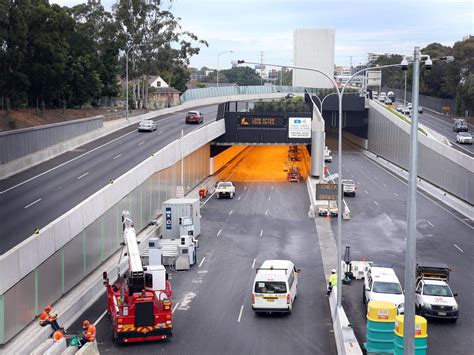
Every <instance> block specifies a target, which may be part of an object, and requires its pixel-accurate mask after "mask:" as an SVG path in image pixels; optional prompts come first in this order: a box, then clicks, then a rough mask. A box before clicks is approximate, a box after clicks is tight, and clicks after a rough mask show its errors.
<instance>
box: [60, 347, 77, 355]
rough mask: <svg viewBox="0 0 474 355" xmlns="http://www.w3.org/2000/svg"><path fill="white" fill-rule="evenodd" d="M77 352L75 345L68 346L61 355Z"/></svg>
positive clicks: (72, 354)
mask: <svg viewBox="0 0 474 355" xmlns="http://www.w3.org/2000/svg"><path fill="white" fill-rule="evenodd" d="M76 352H77V346H68V347H67V348H66V350H64V351H63V352H62V353H61V355H74V354H75V353H76Z"/></svg>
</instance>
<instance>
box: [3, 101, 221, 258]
mask: <svg viewBox="0 0 474 355" xmlns="http://www.w3.org/2000/svg"><path fill="white" fill-rule="evenodd" d="M201 111H202V112H203V114H204V124H205V123H207V122H211V121H213V120H215V119H216V113H217V106H209V107H203V108H201ZM185 112H186V111H183V112H179V113H175V114H168V115H165V116H163V117H160V118H159V119H158V129H157V130H156V131H154V132H138V131H137V126H138V124H137V125H132V126H129V127H127V128H124V129H121V130H119V131H117V132H114V133H112V134H110V135H107V136H105V137H103V138H101V139H99V140H96V141H94V142H91V143H89V144H86V145H84V146H82V147H79V148H77V149H75V150H73V151H70V152H67V153H65V154H62V155H61V156H58V157H56V158H55V159H52V160H49V161H47V162H44V163H42V164H40V165H38V166H36V167H33V168H31V169H28V170H26V171H24V172H21V173H19V174H16V175H14V176H12V177H10V178H8V179H4V180H1V181H0V218H1V220H2V221H3V224H2V231H1V236H0V240H1V242H0V254H4V253H5V252H6V251H8V250H9V249H11V248H12V247H14V246H15V245H17V244H19V243H20V242H22V241H23V240H25V239H26V238H28V237H29V236H30V235H32V234H33V232H34V230H35V229H36V228H43V227H44V226H46V225H47V224H48V223H50V222H51V221H53V220H54V219H56V218H57V217H59V216H61V215H62V214H64V213H65V212H66V211H68V210H70V209H71V208H73V207H74V206H76V205H77V204H79V203H80V202H81V201H83V200H85V199H86V198H87V197H89V196H90V195H92V194H93V193H94V192H96V191H98V190H100V189H101V188H102V187H104V186H105V185H107V184H108V183H109V182H110V181H111V180H114V179H116V178H118V177H119V176H121V175H123V174H124V173H125V172H126V171H128V170H129V169H131V168H133V167H134V166H136V165H137V164H139V163H140V162H142V161H143V160H145V159H146V158H148V157H149V156H150V155H151V154H153V153H156V152H157V151H158V150H159V149H161V148H163V147H164V146H166V145H167V144H169V143H171V142H172V141H174V140H175V139H177V138H178V137H179V136H180V135H181V130H184V132H185V133H187V132H190V131H192V130H194V129H198V128H199V127H201V125H186V124H185V122H184V116H185Z"/></svg>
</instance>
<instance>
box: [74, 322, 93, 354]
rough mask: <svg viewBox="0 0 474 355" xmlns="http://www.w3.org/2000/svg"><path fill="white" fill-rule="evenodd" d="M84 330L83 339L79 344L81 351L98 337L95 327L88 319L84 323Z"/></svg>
mask: <svg viewBox="0 0 474 355" xmlns="http://www.w3.org/2000/svg"><path fill="white" fill-rule="evenodd" d="M82 329H83V332H82V334H83V337H82V339H81V340H80V342H79V344H78V347H79V349H80V348H81V347H83V346H84V345H85V344H86V343H89V342H92V341H94V340H95V335H96V329H95V325H94V324H91V323H90V322H89V321H88V320H87V319H86V320H85V321H84V322H83V323H82Z"/></svg>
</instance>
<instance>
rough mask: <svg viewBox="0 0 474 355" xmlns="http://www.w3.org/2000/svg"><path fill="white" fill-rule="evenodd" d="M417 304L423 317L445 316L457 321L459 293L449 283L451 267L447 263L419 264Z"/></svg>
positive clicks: (444, 317) (417, 308)
mask: <svg viewBox="0 0 474 355" xmlns="http://www.w3.org/2000/svg"><path fill="white" fill-rule="evenodd" d="M416 274H417V281H416V282H417V283H416V289H415V294H416V297H415V305H416V310H417V312H418V313H419V314H420V315H421V316H423V317H429V318H443V319H449V320H451V321H452V322H456V321H457V319H458V315H459V308H458V304H457V302H456V300H455V297H456V296H457V294H455V293H453V292H452V291H451V288H450V287H449V284H448V279H449V268H448V266H446V265H434V264H431V265H427V264H424V265H417V270H416Z"/></svg>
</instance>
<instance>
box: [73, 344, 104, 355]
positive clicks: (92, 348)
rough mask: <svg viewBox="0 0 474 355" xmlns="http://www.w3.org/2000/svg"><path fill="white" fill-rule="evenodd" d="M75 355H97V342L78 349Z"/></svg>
mask: <svg viewBox="0 0 474 355" xmlns="http://www.w3.org/2000/svg"><path fill="white" fill-rule="evenodd" d="M76 354H80V355H97V354H99V348H98V347H97V342H96V341H93V342H92V343H87V344H86V345H84V346H83V347H82V348H81V349H79V350H78V351H77V353H76Z"/></svg>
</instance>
